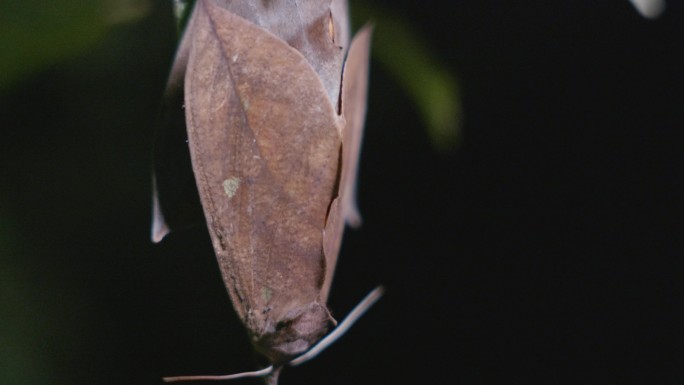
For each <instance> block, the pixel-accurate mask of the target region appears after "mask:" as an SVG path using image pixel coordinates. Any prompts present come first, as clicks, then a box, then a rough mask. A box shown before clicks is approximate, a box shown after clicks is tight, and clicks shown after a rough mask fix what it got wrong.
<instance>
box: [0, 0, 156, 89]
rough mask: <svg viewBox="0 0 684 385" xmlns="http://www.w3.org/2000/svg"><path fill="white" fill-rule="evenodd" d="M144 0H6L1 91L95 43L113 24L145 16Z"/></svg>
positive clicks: (1, 20) (0, 31) (1, 16)
mask: <svg viewBox="0 0 684 385" xmlns="http://www.w3.org/2000/svg"><path fill="white" fill-rule="evenodd" d="M148 8H149V4H148V2H147V1H145V0H127V1H125V0H124V1H122V0H119V1H116V0H89V1H81V0H61V1H54V2H53V1H39V0H4V1H3V2H2V9H1V10H0V92H2V91H4V90H6V89H7V88H8V87H9V86H10V85H12V84H13V83H14V82H16V81H18V80H20V79H22V78H25V77H27V76H29V75H30V74H32V73H35V72H37V71H40V70H41V69H44V68H46V67H50V66H51V65H53V64H54V63H56V62H59V61H60V60H63V59H65V58H68V57H70V56H73V55H74V54H77V53H79V52H81V51H83V50H84V49H85V48H88V47H90V46H92V45H93V44H95V43H96V42H98V41H99V40H100V39H101V38H102V37H103V35H104V33H105V32H106V30H107V28H108V27H109V26H111V25H112V24H116V23H120V22H125V21H129V20H134V19H136V18H138V17H140V16H142V15H144V14H145V12H146V11H147V9H148Z"/></svg>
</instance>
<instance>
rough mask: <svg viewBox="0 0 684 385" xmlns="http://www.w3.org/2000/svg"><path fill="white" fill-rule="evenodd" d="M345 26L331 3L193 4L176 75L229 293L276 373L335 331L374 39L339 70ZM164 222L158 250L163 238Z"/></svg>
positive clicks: (354, 50) (159, 218)
mask: <svg viewBox="0 0 684 385" xmlns="http://www.w3.org/2000/svg"><path fill="white" fill-rule="evenodd" d="M339 17H343V18H344V19H340V18H339ZM347 24H348V21H347V20H346V2H344V1H338V0H333V1H332V2H331V1H293V0H278V1H265V2H242V1H227V0H198V1H197V3H196V6H195V9H194V11H193V15H192V16H191V19H190V21H189V24H188V27H187V32H186V34H185V36H184V38H183V41H182V42H181V45H180V48H179V53H178V55H177V59H176V64H174V69H173V70H172V75H171V77H170V84H171V85H173V84H176V85H178V82H179V81H180V80H179V79H180V76H181V75H182V74H184V76H185V83H184V94H185V113H186V126H187V133H188V144H189V147H190V155H191V160H192V168H193V171H194V175H195V179H196V183H197V188H198V191H199V196H200V200H201V203H202V208H203V211H204V216H205V219H206V222H207V226H208V229H209V233H210V236H211V239H212V243H213V246H214V250H215V252H216V257H217V260H218V264H219V267H220V269H221V273H222V277H223V280H224V283H225V285H226V287H227V289H228V293H229V294H230V298H231V300H232V302H233V305H234V307H235V309H236V311H237V313H238V315H239V316H240V318H241V319H242V321H243V322H244V324H245V326H246V327H247V329H248V331H249V334H250V336H251V338H252V341H253V343H254V345H255V348H256V349H257V350H258V351H259V352H260V353H262V354H264V355H265V356H266V357H267V358H268V359H269V360H270V361H271V362H272V363H273V364H274V365H275V366H276V367H278V366H281V365H283V364H284V363H286V362H287V361H289V360H290V359H292V358H293V357H295V356H297V355H299V354H302V353H304V352H305V351H306V350H308V349H309V348H310V347H311V346H312V345H313V344H315V343H316V342H317V341H318V340H320V338H321V337H322V336H323V335H324V334H325V333H326V332H327V330H328V329H329V328H330V327H331V326H332V325H334V322H335V321H334V320H333V319H332V317H331V316H330V313H329V312H328V309H327V307H326V305H325V303H326V301H327V297H328V293H329V290H330V285H331V283H332V277H333V272H334V268H335V263H336V260H337V254H338V252H339V247H340V242H341V239H342V234H343V230H344V223H345V221H347V222H349V223H358V213H357V210H356V206H355V204H354V202H353V200H354V179H355V174H356V167H357V161H358V160H357V158H358V155H359V146H360V141H361V135H362V129H363V117H364V114H365V104H366V87H367V72H368V50H369V42H370V29H369V28H365V29H364V30H363V31H362V32H360V33H359V35H358V36H357V37H356V38H355V39H354V40H353V42H352V44H351V47H350V48H349V52H348V58H347V61H346V62H345V68H344V71H342V59H343V57H344V55H345V54H346V53H347V44H348V40H349V39H348V27H347ZM297 25H298V26H299V27H297ZM186 63H187V67H186ZM342 72H344V74H342ZM340 92H341V93H342V94H341V96H340ZM338 98H340V99H339V100H341V103H340V102H339V100H338ZM340 104H341V110H342V111H338V106H339V105H340ZM157 202H158V201H157V200H156V198H155V203H157ZM162 211H163V209H162V208H161V207H157V206H155V217H154V220H155V225H154V226H153V237H154V239H155V240H160V239H161V238H162V237H163V236H164V235H165V234H166V232H167V231H168V227H166V226H165V222H164V215H163V213H162ZM155 229H156V230H159V231H160V232H156V231H155ZM271 380H272V381H274V380H275V376H272V378H271Z"/></svg>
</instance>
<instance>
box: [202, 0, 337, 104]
mask: <svg viewBox="0 0 684 385" xmlns="http://www.w3.org/2000/svg"><path fill="white" fill-rule="evenodd" d="M215 4H216V5H217V6H219V7H221V8H224V9H226V10H228V11H230V12H231V13H233V14H234V15H237V16H239V17H241V18H243V19H245V20H247V21H250V22H251V23H253V24H255V25H257V26H259V27H261V28H263V29H265V30H267V31H269V32H271V33H272V34H274V35H275V36H277V37H279V38H280V39H281V40H283V41H285V42H287V43H288V44H289V45H290V46H292V47H293V48H295V49H296V50H297V51H299V52H300V53H301V54H302V55H304V57H305V58H306V59H307V60H308V61H309V64H310V65H311V66H312V67H313V69H314V70H315V71H316V73H317V74H318V76H319V77H320V78H321V80H322V81H323V84H324V86H325V89H326V91H327V92H328V97H329V98H330V100H331V102H332V103H333V104H334V105H337V99H338V95H339V93H340V73H341V72H342V61H343V59H344V53H345V50H344V48H346V44H347V40H348V33H347V25H348V24H349V20H348V17H347V2H346V0H306V1H301V0H269V1H245V0H216V1H215ZM331 32H332V33H333V36H331ZM331 42H334V44H330V43H331Z"/></svg>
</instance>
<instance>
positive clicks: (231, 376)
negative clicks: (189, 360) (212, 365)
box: [162, 365, 273, 382]
mask: <svg viewBox="0 0 684 385" xmlns="http://www.w3.org/2000/svg"><path fill="white" fill-rule="evenodd" d="M272 373H273V365H271V366H269V367H267V368H264V369H261V370H257V371H254V372H243V373H236V374H226V375H222V376H177V377H164V378H162V379H163V380H164V382H179V381H221V380H234V379H236V378H244V377H265V376H268V375H270V374H272Z"/></svg>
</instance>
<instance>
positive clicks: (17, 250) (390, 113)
mask: <svg viewBox="0 0 684 385" xmlns="http://www.w3.org/2000/svg"><path fill="white" fill-rule="evenodd" d="M521 3H523V2H502V1H454V2H437V1H434V2H410V1H403V2H396V1H395V2H389V1H386V2H377V5H378V6H380V7H382V6H384V7H389V8H390V9H392V10H393V11H394V12H396V13H397V14H399V15H402V16H403V17H405V18H407V19H408V20H410V21H411V22H412V23H413V25H414V26H415V28H416V30H417V31H419V33H421V34H422V35H423V36H424V37H425V38H426V39H427V41H428V42H429V43H430V44H431V48H432V50H433V51H434V52H435V53H436V55H438V56H439V58H440V60H442V61H443V62H444V63H445V65H447V66H448V67H450V68H451V69H452V70H453V71H454V72H455V73H456V74H457V75H458V77H459V79H460V84H461V90H460V91H461V94H462V98H463V100H462V103H463V109H464V116H463V122H462V124H463V136H462V138H461V145H460V147H458V148H456V149H454V150H453V151H451V152H448V153H440V152H438V151H436V150H435V149H434V148H433V147H431V145H430V142H429V138H428V136H427V131H426V129H425V128H424V125H423V123H422V121H421V120H420V119H419V115H418V113H417V111H416V109H415V107H414V106H413V104H412V103H411V102H410V100H409V99H408V98H407V97H406V96H405V94H404V93H403V91H402V88H401V87H400V86H399V85H398V84H397V83H396V82H395V80H394V79H393V78H391V77H390V76H389V75H388V74H387V73H386V72H384V71H383V68H382V67H380V66H378V65H374V66H373V69H372V73H371V76H372V84H371V90H370V101H369V115H368V119H367V129H366V137H365V143H364V148H363V156H362V162H361V171H360V182H359V188H360V190H359V194H360V196H359V199H360V207H361V210H362V214H363V217H364V226H363V228H362V229H361V230H360V231H348V232H347V234H346V238H345V243H344V247H343V251H342V255H341V258H340V262H339V268H338V271H337V274H336V280H335V284H334V285H333V291H332V297H331V300H330V306H331V308H332V309H333V312H334V314H335V315H336V316H337V317H338V318H341V316H343V315H344V314H346V313H347V312H348V311H349V310H350V309H351V308H352V307H353V306H354V305H355V304H356V303H357V302H358V301H359V300H360V299H361V298H362V297H363V296H364V295H365V294H366V293H367V292H368V291H370V290H371V289H372V288H373V287H375V286H376V285H377V284H384V285H385V286H386V288H387V293H386V296H385V297H384V298H383V300H382V301H381V302H380V303H379V304H378V305H377V306H376V307H375V308H373V309H372V310H371V311H370V312H369V313H368V314H367V315H366V316H365V317H364V318H363V319H362V320H361V321H360V322H359V323H358V324H357V325H356V326H355V327H354V328H353V329H352V330H351V331H350V332H349V333H348V335H347V336H345V337H344V338H343V339H342V340H340V341H339V342H337V344H336V345H334V346H333V347H331V348H330V349H329V350H328V351H326V352H325V353H324V354H322V355H321V356H320V357H318V358H317V359H316V360H314V361H312V362H311V363H308V364H306V365H305V366H302V367H298V368H294V369H289V370H286V371H285V372H284V373H283V375H282V378H281V380H282V384H285V385H287V384H418V383H421V384H422V383H425V384H445V383H453V384H485V383H486V384H509V383H510V384H513V383H546V384H549V383H560V382H566V381H567V382H573V383H587V382H602V383H605V382H617V381H622V380H636V381H638V382H643V383H681V382H682V381H684V369H683V368H682V362H684V361H682V360H683V359H684V351H683V350H684V348H683V347H682V346H683V343H684V340H683V339H682V338H681V336H680V335H678V334H679V332H680V331H681V326H682V323H683V322H684V317H682V315H681V314H684V313H682V312H680V308H681V307H682V301H683V300H684V297H683V294H684V280H683V278H684V274H682V273H683V271H682V268H683V267H684V263H682V252H683V251H684V242H682V232H683V231H684V171H683V169H682V165H683V164H684V163H683V161H684V151H683V150H682V148H683V147H684V146H683V145H684V132H683V129H684V108H683V107H684V75H683V70H684V61H683V60H682V58H681V57H682V56H683V55H681V53H682V51H684V42H683V40H682V34H681V25H682V21H683V20H684V6H683V5H682V3H680V2H675V1H671V2H669V4H668V5H669V8H668V9H667V10H666V12H665V13H664V15H663V16H662V17H661V18H659V19H657V20H654V21H649V20H646V19H643V18H641V17H640V16H639V15H638V14H637V13H636V12H635V11H634V9H633V8H632V7H631V6H630V5H629V3H628V2H627V1H626V0H625V1H601V2H590V1H584V2H577V1H548V2H546V1H535V2H524V4H521ZM174 44H175V42H174V30H173V21H172V17H171V13H170V7H169V5H168V2H166V1H157V2H155V8H154V10H153V12H152V13H151V14H150V15H149V16H148V17H147V18H145V19H144V20H142V21H140V22H138V23H135V24H132V25H125V26H121V27H118V28H115V29H113V30H111V31H110V32H109V33H108V35H107V36H106V37H105V39H104V41H103V42H102V43H101V44H100V45H98V46H96V47H94V48H93V49H91V50H89V51H88V52H87V53H85V54H84V55H81V56H79V57H77V58H74V59H71V60H69V61H67V62H66V63H62V64H60V65H58V66H56V67H54V68H51V69H49V70H47V71H45V72H42V73H41V74H39V75H37V76H35V77H32V78H30V79H27V80H26V81H24V82H22V83H20V84H19V85H18V86H16V87H14V88H13V89H11V90H10V91H9V92H6V93H5V94H4V95H3V96H2V101H1V104H0V116H1V118H0V119H1V120H2V122H3V123H2V130H1V138H2V139H1V143H0V151H1V152H0V177H1V180H2V182H0V214H1V215H2V216H3V220H2V225H3V228H2V231H3V232H5V234H4V235H5V236H4V239H5V245H4V246H3V249H4V250H3V251H2V254H3V255H1V256H0V257H1V258H2V259H3V262H2V264H3V265H2V266H3V270H4V271H3V274H2V277H3V278H2V279H3V280H5V285H4V286H3V287H5V288H12V290H13V291H11V292H10V291H7V292H5V293H2V298H3V301H2V303H0V305H1V306H2V307H3V309H0V312H3V313H4V314H5V316H4V318H3V319H4V320H5V321H3V322H6V325H0V326H1V327H2V328H3V329H5V330H4V331H3V333H4V335H8V336H12V341H13V345H5V346H6V347H5V349H4V350H3V349H2V348H0V351H1V352H3V355H5V357H4V358H3V359H2V360H3V362H5V363H4V364H3V365H6V366H8V367H7V368H5V369H3V373H4V374H0V376H2V375H4V376H6V378H5V379H4V380H3V379H0V382H2V383H3V384H4V383H7V384H23V383H26V384H29V383H53V384H156V383H160V382H161V381H160V377H161V376H162V375H174V374H205V373H233V372H238V371H243V370H251V369H255V368H256V367H255V366H254V361H253V357H252V353H251V350H250V347H249V345H248V342H247V339H246V337H245V335H244V332H243V329H242V327H241V325H240V324H239V323H238V322H237V321H236V319H235V316H234V313H233V311H232V309H231V307H230V303H229V299H228V297H227V295H226V293H225V289H224V288H223V284H222V282H221V280H220V275H219V273H218V269H217V268H216V262H215V260H214V257H213V251H212V250H211V245H210V241H209V237H208V235H207V233H206V230H205V229H203V228H198V229H195V230H191V231H188V232H184V233H177V234H174V235H172V236H171V237H170V238H169V239H167V240H165V241H164V242H163V243H162V244H161V245H155V246H153V245H151V244H150V242H149V238H148V234H149V216H150V200H149V197H150V183H149V179H150V178H149V177H150V162H151V140H152V127H153V125H154V122H155V119H156V114H157V110H158V106H159V99H160V95H161V92H162V89H163V86H164V82H165V78H166V75H167V70H168V67H169V64H170V62H171V60H172V55H173V50H174ZM8 280H9V281H8ZM8 282H9V283H8ZM0 344H2V343H1V342H0ZM8 346H10V347H8ZM17 357H19V358H17ZM22 365H25V366H22ZM580 381H581V382H580ZM235 383H256V382H255V381H250V380H240V381H237V382H235Z"/></svg>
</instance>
